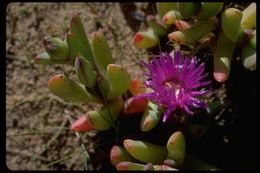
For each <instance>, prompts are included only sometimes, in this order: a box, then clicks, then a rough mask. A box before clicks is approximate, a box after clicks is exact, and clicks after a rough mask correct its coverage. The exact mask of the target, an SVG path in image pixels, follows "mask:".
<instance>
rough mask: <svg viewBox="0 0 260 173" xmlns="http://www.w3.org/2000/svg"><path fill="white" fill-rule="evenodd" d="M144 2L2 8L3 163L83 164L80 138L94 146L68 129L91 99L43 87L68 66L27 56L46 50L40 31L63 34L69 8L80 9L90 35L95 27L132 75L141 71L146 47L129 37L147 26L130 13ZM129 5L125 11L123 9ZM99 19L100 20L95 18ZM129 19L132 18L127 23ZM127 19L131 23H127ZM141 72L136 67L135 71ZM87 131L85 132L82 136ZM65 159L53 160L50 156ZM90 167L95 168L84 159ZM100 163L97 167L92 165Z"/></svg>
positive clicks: (42, 166)
mask: <svg viewBox="0 0 260 173" xmlns="http://www.w3.org/2000/svg"><path fill="white" fill-rule="evenodd" d="M148 6H149V4H148V3H123V4H118V3H11V4H9V5H8V6H7V8H6V164H7V167H8V168H9V169H11V170H32V169H41V170H49V169H55V170H56V169H59V170H83V169H84V166H83V165H84V163H83V162H84V159H83V156H82V152H80V151H81V144H82V143H83V144H84V145H85V147H86V148H87V149H88V150H89V152H90V153H91V152H95V148H94V147H93V143H91V142H88V141H85V142H82V141H81V140H79V138H77V137H76V136H75V133H72V132H70V131H69V130H68V127H69V125H70V122H69V119H68V118H67V117H68V116H69V117H70V118H71V120H74V119H76V118H77V117H79V116H80V115H81V114H84V113H86V112H87V111H88V110H91V109H93V105H91V104H90V105H78V104H71V103H66V102H64V101H62V100H60V99H59V98H57V97H55V96H53V95H52V94H51V93H50V92H49V91H48V88H47V81H48V79H49V78H50V77H51V76H53V75H55V74H59V73H62V70H63V69H64V71H66V72H67V73H69V74H72V75H75V72H74V71H73V69H72V68H69V67H64V68H63V67H61V66H59V65H48V66H42V65H37V64H33V63H32V62H31V58H32V57H33V56H35V55H36V54H37V53H40V52H42V51H44V47H43V44H42V39H43V37H44V36H57V37H60V38H62V37H63V35H64V33H65V32H66V28H67V27H68V26H69V18H70V16H71V15H72V14H78V15H79V16H80V17H81V19H82V22H83V24H84V27H85V30H86V33H87V35H88V37H89V40H90V41H91V40H92V37H93V34H94V32H96V31H97V30H99V31H100V32H102V33H103V34H104V35H105V37H106V38H107V39H108V41H109V46H110V48H111V49H112V53H113V57H114V59H115V61H116V62H117V63H119V64H121V65H122V66H124V67H125V68H127V70H128V71H129V72H130V74H131V76H132V77H133V78H135V77H137V78H138V74H137V72H138V71H140V67H139V66H138V65H139V64H138V60H139V59H142V58H144V57H142V56H144V54H145V52H144V51H140V50H137V49H136V48H135V47H134V46H133V44H131V42H132V38H133V35H134V33H135V31H136V30H137V29H142V28H145V27H146V26H145V25H144V22H140V21H138V20H136V19H134V18H133V17H132V16H131V13H132V12H133V11H135V10H136V11H139V13H140V14H144V12H145V10H146V9H147V7H148ZM122 8H124V9H128V10H127V13H126V17H124V14H122V12H121V9H122ZM99 19H101V20H103V21H105V22H103V21H101V22H100V23H99V22H97V20H99ZM129 22H130V23H129ZM129 24H130V25H129ZM139 75H140V73H139ZM87 135H90V136H91V134H83V137H82V138H86V136H87ZM59 159H64V160H63V161H60V162H58V163H56V164H54V165H51V166H48V167H47V165H48V164H49V163H51V162H53V161H56V160H59ZM88 164H89V165H88V167H89V169H94V168H93V167H92V166H91V163H88ZM96 169H98V168H96Z"/></svg>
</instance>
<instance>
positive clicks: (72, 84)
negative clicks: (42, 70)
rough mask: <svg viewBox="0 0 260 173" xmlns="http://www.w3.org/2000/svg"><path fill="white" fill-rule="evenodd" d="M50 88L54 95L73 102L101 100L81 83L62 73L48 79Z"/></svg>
mask: <svg viewBox="0 0 260 173" xmlns="http://www.w3.org/2000/svg"><path fill="white" fill-rule="evenodd" d="M48 88H49V90H50V91H51V92H52V93H53V94H54V95H56V96H58V97H60V98H62V99H65V100H68V101H71V102H79V103H87V102H100V99H99V98H97V97H96V96H93V95H91V94H90V93H88V92H87V91H86V90H85V89H84V87H83V86H81V85H80V84H79V83H77V82H76V81H74V80H71V79H69V78H67V77H66V76H64V75H62V74H59V75H55V76H53V77H52V78H51V79H50V80H49V81H48Z"/></svg>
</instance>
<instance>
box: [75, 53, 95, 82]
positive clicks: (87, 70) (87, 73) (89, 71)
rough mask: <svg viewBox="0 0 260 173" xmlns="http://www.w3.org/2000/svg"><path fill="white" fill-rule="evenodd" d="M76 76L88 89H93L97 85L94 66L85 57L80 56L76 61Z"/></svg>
mask: <svg viewBox="0 0 260 173" xmlns="http://www.w3.org/2000/svg"><path fill="white" fill-rule="evenodd" d="M75 70H76V75H77V77H78V79H79V81H80V82H81V83H83V84H84V85H86V86H87V87H93V86H94V85H95V83H96V79H97V74H96V72H95V71H94V68H93V65H92V64H91V63H90V62H89V61H88V60H87V59H85V58H84V57H82V56H78V57H77V58H76V59H75Z"/></svg>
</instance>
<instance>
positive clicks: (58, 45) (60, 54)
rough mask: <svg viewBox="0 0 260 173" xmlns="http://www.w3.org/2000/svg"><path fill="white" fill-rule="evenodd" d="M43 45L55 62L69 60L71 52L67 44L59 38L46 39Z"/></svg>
mask: <svg viewBox="0 0 260 173" xmlns="http://www.w3.org/2000/svg"><path fill="white" fill-rule="evenodd" d="M43 45H44V47H45V50H46V52H47V53H48V54H49V55H50V58H51V59H53V60H66V59H68V55H69V50H68V45H67V43H66V42H64V41H62V40H61V39H60V38H57V37H54V38H52V37H47V36H46V37H44V39H43Z"/></svg>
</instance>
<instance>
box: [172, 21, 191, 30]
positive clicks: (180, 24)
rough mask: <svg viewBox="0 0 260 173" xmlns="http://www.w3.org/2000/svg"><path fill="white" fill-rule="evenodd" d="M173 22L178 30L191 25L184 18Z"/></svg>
mask: <svg viewBox="0 0 260 173" xmlns="http://www.w3.org/2000/svg"><path fill="white" fill-rule="evenodd" d="M174 24H175V26H176V28H177V29H178V30H179V31H181V30H186V29H189V28H190V27H191V25H190V24H189V23H188V22H186V21H184V20H177V21H176V22H175V23H174Z"/></svg>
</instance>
